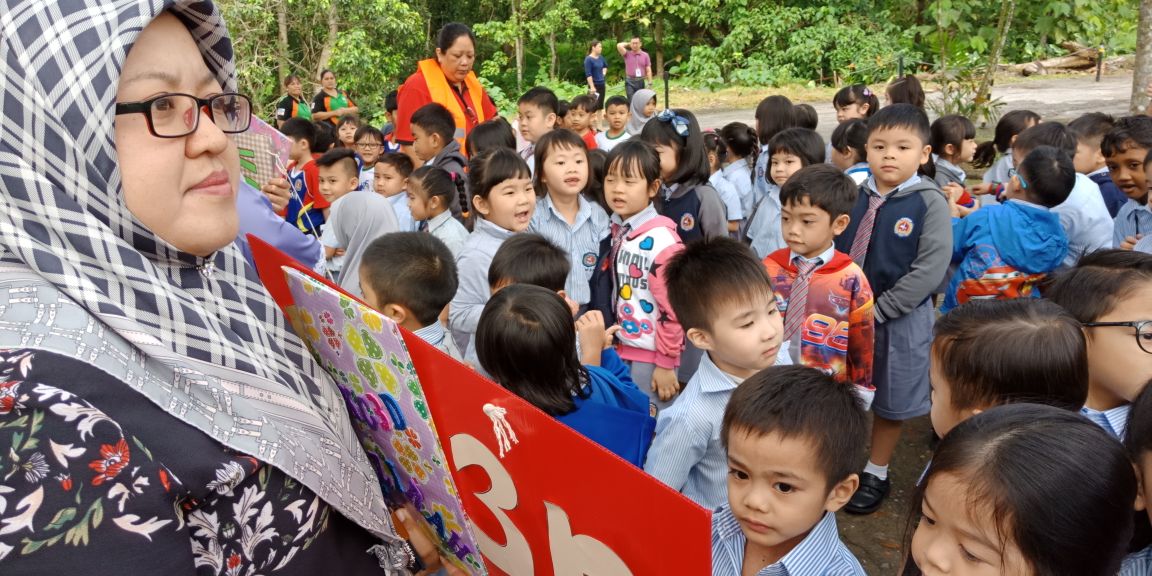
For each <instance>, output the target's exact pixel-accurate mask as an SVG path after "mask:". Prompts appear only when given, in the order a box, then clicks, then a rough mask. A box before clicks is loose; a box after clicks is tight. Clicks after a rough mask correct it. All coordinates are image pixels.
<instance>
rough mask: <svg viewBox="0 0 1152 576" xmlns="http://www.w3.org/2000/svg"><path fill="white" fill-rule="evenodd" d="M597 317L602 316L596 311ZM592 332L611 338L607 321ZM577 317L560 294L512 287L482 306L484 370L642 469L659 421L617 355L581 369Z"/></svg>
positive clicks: (479, 340)
mask: <svg viewBox="0 0 1152 576" xmlns="http://www.w3.org/2000/svg"><path fill="white" fill-rule="evenodd" d="M594 314H598V313H594ZM592 329H593V330H598V331H599V333H600V348H602V349H603V348H604V347H605V346H606V345H607V343H608V342H610V339H609V338H608V336H607V334H606V332H605V330H604V323H603V319H601V320H600V323H599V326H593V328H592ZM576 339H577V336H576V324H574V323H573V321H572V311H571V308H569V307H568V305H567V303H565V301H564V299H563V298H562V297H561V296H560V295H559V294H557V293H556V292H555V291H552V290H549V289H547V288H544V287H542V286H534V285H531V284H513V285H511V286H508V287H505V288H502V289H500V290H499V291H497V292H496V293H495V294H493V295H492V299H491V300H489V301H488V304H487V305H485V307H484V312H483V314H482V315H481V316H480V324H479V327H478V328H477V332H476V352H477V355H478V357H479V360H480V365H481V367H483V368H484V370H485V371H486V372H487V373H489V374H491V375H492V379H493V380H495V381H496V382H498V383H500V385H501V386H503V387H504V388H507V389H508V390H509V391H511V392H513V393H515V394H516V395H517V396H519V397H521V398H523V399H524V400H526V401H527V402H528V403H530V404H532V405H533V406H536V407H537V408H539V409H540V410H543V411H544V412H545V413H547V414H548V415H549V416H553V417H555V418H556V419H557V420H559V421H560V422H563V423H564V424H567V425H568V426H570V427H571V428H573V429H574V430H576V431H577V432H579V433H581V434H583V435H584V436H585V437H587V438H588V439H589V440H592V441H593V442H596V443H597V444H600V445H601V446H603V447H604V448H607V449H608V450H611V451H612V452H613V453H614V454H616V455H617V456H619V457H621V458H623V459H625V460H627V461H628V462H630V463H632V464H634V465H636V466H640V465H641V464H642V463H643V462H644V459H645V457H646V455H647V453H648V446H649V444H650V443H651V441H652V431H653V430H654V429H655V427H656V420H655V419H654V418H653V417H652V413H651V410H652V409H651V405H650V403H649V402H648V395H647V394H645V393H644V392H641V391H640V389H639V388H637V387H636V385H635V384H633V383H632V379H631V378H630V377H629V376H628V367H627V366H626V365H625V364H624V363H623V362H621V361H620V359H619V357H618V356H616V354H615V353H608V354H604V355H603V356H602V358H605V359H607V360H608V362H605V364H604V365H603V366H598V365H593V364H581V361H580V357H579V356H578V354H577V351H576Z"/></svg>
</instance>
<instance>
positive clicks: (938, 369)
mask: <svg viewBox="0 0 1152 576" xmlns="http://www.w3.org/2000/svg"><path fill="white" fill-rule="evenodd" d="M933 333H934V337H933V339H932V354H931V359H932V360H931V361H932V364H931V366H932V368H931V370H932V377H931V380H932V412H931V414H932V429H933V430H934V431H935V432H936V435H937V436H940V437H941V438H943V437H944V436H946V435H947V434H948V432H949V431H951V430H952V428H954V427H956V425H957V424H959V423H961V422H963V421H964V420H967V419H968V418H971V417H972V416H975V415H976V414H979V413H981V412H983V411H985V410H987V409H989V408H991V407H993V406H999V405H1001V404H1011V403H1019V402H1032V403H1036V404H1047V405H1050V406H1056V407H1057V408H1062V409H1064V410H1069V411H1071V412H1079V410H1080V407H1081V406H1083V405H1084V400H1085V399H1086V398H1087V397H1088V352H1087V349H1086V347H1085V343H1084V331H1083V330H1082V329H1081V328H1080V323H1079V322H1077V321H1076V318H1074V317H1073V316H1072V315H1071V314H1069V313H1068V312H1067V311H1065V310H1064V309H1063V308H1061V307H1060V306H1057V305H1056V304H1053V303H1052V302H1049V301H1047V300H1035V299H1031V298H1029V299H1016V300H974V301H972V302H969V303H967V304H964V305H963V306H960V307H958V308H955V309H953V310H952V311H951V312H949V313H947V314H945V315H944V316H941V317H940V319H939V320H937V321H936V325H935V326H934V327H933ZM1021 350H1028V351H1029V353H1027V354H1021V353H1020V351H1021Z"/></svg>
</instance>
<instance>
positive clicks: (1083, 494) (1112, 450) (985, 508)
mask: <svg viewBox="0 0 1152 576" xmlns="http://www.w3.org/2000/svg"><path fill="white" fill-rule="evenodd" d="M1135 497H1136V477H1135V474H1134V473H1133V471H1132V465H1131V464H1130V463H1129V462H1128V458H1127V456H1126V455H1125V453H1124V449H1123V447H1122V446H1121V445H1120V443H1119V442H1116V441H1115V440H1114V439H1112V438H1110V437H1108V435H1107V434H1105V433H1103V432H1102V431H1101V430H1100V429H1099V428H1097V427H1095V426H1093V425H1092V424H1091V423H1090V422H1088V421H1086V420H1084V419H1083V418H1082V417H1080V416H1078V415H1076V414H1071V413H1069V412H1068V411H1066V410H1061V409H1059V408H1055V407H1052V406H1043V405H1036V404H1010V405H1007V406H997V407H995V408H991V409H989V410H988V411H986V412H983V413H981V414H979V415H976V416H974V417H972V418H970V419H968V420H967V421H965V422H963V423H962V424H960V425H958V426H956V428H954V429H953V430H952V431H951V432H950V433H949V434H948V435H947V436H945V437H944V439H943V440H941V441H940V446H939V447H938V448H937V449H936V453H935V454H933V456H932V463H931V464H930V465H929V466H928V470H927V472H925V474H924V479H923V481H922V482H921V483H920V487H919V488H918V489H917V494H916V497H915V500H914V502H917V503H918V505H917V506H914V508H913V511H912V512H911V513H910V514H909V521H908V526H909V532H911V531H912V527H913V526H915V532H914V534H913V535H912V537H911V542H910V544H909V546H908V547H909V548H910V549H911V557H912V560H913V562H914V563H915V567H914V568H915V569H914V570H910V571H906V572H905V573H906V574H907V573H909V572H910V573H913V574H921V573H922V574H1003V575H1011V576H1032V575H1035V576H1040V575H1064V574H1067V575H1069V576H1072V575H1082V574H1083V575H1086V574H1098V575H1102V576H1103V575H1107V574H1115V573H1116V571H1117V570H1118V569H1119V568H1120V562H1121V559H1122V558H1123V557H1124V552H1125V549H1126V547H1127V545H1128V539H1129V537H1130V536H1131V533H1132V517H1133V515H1132V502H1133V501H1134V499H1135ZM919 515H922V517H921V518H920V520H919V524H916V518H917V516H919Z"/></svg>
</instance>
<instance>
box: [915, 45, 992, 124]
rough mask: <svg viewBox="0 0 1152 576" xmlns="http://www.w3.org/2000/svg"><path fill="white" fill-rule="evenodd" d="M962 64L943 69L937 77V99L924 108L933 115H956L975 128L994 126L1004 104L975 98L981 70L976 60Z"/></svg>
mask: <svg viewBox="0 0 1152 576" xmlns="http://www.w3.org/2000/svg"><path fill="white" fill-rule="evenodd" d="M966 64H967V65H966V66H959V67H955V68H948V69H945V70H944V71H942V72H941V73H940V74H939V75H937V77H936V82H937V83H938V84H939V86H940V99H939V101H936V100H931V101H929V102H928V106H929V107H930V108H931V109H932V111H933V112H935V113H936V115H937V116H946V115H949V114H959V115H961V116H965V117H967V118H968V119H969V120H971V121H972V122H973V123H974V124H976V125H977V126H980V125H995V124H996V121H997V120H999V119H1000V109H1001V108H1003V107H1004V102H1003V101H1001V100H1000V99H999V98H992V99H990V100H989V99H982V98H979V97H978V95H977V92H978V90H979V88H978V86H979V84H980V75H981V74H983V69H982V68H981V67H980V66H979V62H978V61H976V60H970V61H968V62H967V63H966Z"/></svg>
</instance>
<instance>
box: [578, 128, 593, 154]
mask: <svg viewBox="0 0 1152 576" xmlns="http://www.w3.org/2000/svg"><path fill="white" fill-rule="evenodd" d="M581 138H583V139H584V144H585V145H586V146H588V149H589V150H595V149H596V131H595V130H591V129H590V130H588V131H587V132H585V133H584V135H583V136H581Z"/></svg>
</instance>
